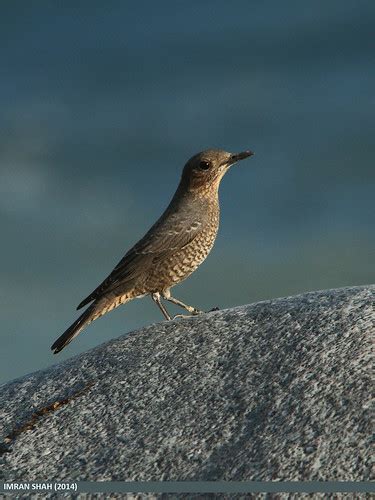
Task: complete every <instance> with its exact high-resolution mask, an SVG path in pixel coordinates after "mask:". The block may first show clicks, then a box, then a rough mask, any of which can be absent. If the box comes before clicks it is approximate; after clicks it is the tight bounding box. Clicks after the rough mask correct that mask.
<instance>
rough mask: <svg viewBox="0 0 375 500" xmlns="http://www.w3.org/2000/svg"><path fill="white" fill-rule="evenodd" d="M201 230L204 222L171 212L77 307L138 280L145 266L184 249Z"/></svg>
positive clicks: (148, 266) (147, 266) (157, 223)
mask: <svg viewBox="0 0 375 500" xmlns="http://www.w3.org/2000/svg"><path fill="white" fill-rule="evenodd" d="M201 230H202V223H201V222H200V221H198V220H196V221H193V222H192V221H191V220H186V219H185V220H184V219H183V218H182V217H181V214H179V215H178V216H177V214H176V215H174V214H170V215H169V217H168V220H167V221H165V220H164V221H163V220H159V221H158V222H156V224H155V225H154V226H153V227H152V228H151V229H150V230H149V231H148V232H147V233H146V235H145V236H144V237H143V238H142V239H141V240H140V241H139V242H138V243H136V245H134V247H133V248H131V249H130V250H129V251H128V252H127V253H126V255H125V256H124V257H123V258H122V259H121V260H120V262H119V263H118V264H117V266H116V267H115V268H114V269H113V271H112V272H111V274H110V275H109V276H108V277H107V278H106V279H105V280H104V281H103V282H102V283H101V284H100V285H99V286H98V287H97V288H96V289H95V290H94V291H93V292H92V293H91V294H90V295H89V296H88V297H86V298H85V299H84V300H83V301H82V302H81V303H80V304H79V305H78V307H77V309H80V308H81V307H83V306H85V305H86V304H88V303H89V302H92V301H93V300H96V299H98V298H99V297H101V296H103V295H104V294H106V293H108V292H111V291H112V290H114V289H115V288H117V287H118V286H119V285H120V284H121V285H122V284H125V283H126V282H129V283H130V282H134V280H136V279H137V277H138V276H139V275H141V274H143V273H144V272H145V269H147V268H150V267H151V266H152V264H153V261H154V260H155V259H160V258H161V257H162V256H166V255H168V254H171V253H174V252H176V251H178V250H181V249H183V248H184V247H185V246H187V245H188V244H189V243H191V242H192V241H193V240H194V239H195V238H196V237H197V235H198V234H199V233H200V231H201Z"/></svg>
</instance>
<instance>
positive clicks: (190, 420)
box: [0, 286, 375, 481]
mask: <svg viewBox="0 0 375 500" xmlns="http://www.w3.org/2000/svg"><path fill="white" fill-rule="evenodd" d="M374 298H375V287H374V286H363V287H352V288H343V289H338V290H329V291H322V292H313V293H307V294H303V295H299V296H296V297H289V298H283V299H277V300H272V301H267V302H260V303H257V304H252V305H246V306H241V307H236V308H234V309H228V310H224V311H218V312H212V313H209V314H206V315H204V316H199V317H192V318H189V319H184V320H176V321H173V322H163V323H158V324H154V325H150V326H148V327H146V328H143V329H142V330H139V331H137V332H133V333H131V334H130V335H126V336H123V337H120V338H119V339H117V340H115V341H112V342H109V343H106V344H103V345H101V346H99V347H97V348H95V349H93V350H91V351H89V352H87V353H86V354H83V355H80V356H77V357H75V358H72V359H70V360H68V361H65V362H64V363H61V364H59V365H56V366H54V367H53V368H51V369H47V370H44V371H40V372H36V373H33V374H31V375H28V376H26V377H23V378H21V379H18V380H15V381H13V382H11V383H8V384H5V385H3V386H1V387H0V434H1V437H2V439H4V438H6V436H10V439H8V440H7V439H5V442H4V445H2V448H1V451H0V454H1V457H0V459H1V460H2V464H1V465H0V471H1V472H0V474H1V478H2V479H6V480H41V479H49V480H65V479H70V480H116V481H121V480H133V481H134V480H343V481H349V480H350V481H359V480H369V479H370V434H371V425H370V423H371V422H370V392H371V385H372V384H371V371H370V365H372V364H373V360H372V356H371V342H372V340H373V337H374V320H375V312H374ZM47 348H48V346H46V349H47ZM90 384H93V385H90ZM81 391H82V392H81ZM54 403H58V404H57V405H55V406H56V409H53V404H54ZM43 409H45V410H44V411H43ZM37 411H40V414H39V415H38V416H34V417H33V416H32V415H33V414H35V413H36V412H37ZM30 427H32V429H31V430H27V429H28V428H30Z"/></svg>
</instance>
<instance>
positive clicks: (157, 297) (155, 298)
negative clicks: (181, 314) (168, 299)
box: [151, 292, 172, 321]
mask: <svg viewBox="0 0 375 500" xmlns="http://www.w3.org/2000/svg"><path fill="white" fill-rule="evenodd" d="M151 298H152V300H153V301H154V302H155V304H156V305H157V306H158V307H159V309H160V310H161V312H162V313H163V316H164V318H165V319H167V320H168V321H170V320H171V319H172V318H171V316H170V314H169V312H168V311H167V310H166V308H165V307H164V305H163V304H162V302H161V300H160V293H159V292H155V293H152V294H151Z"/></svg>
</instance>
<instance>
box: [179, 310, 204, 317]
mask: <svg viewBox="0 0 375 500" xmlns="http://www.w3.org/2000/svg"><path fill="white" fill-rule="evenodd" d="M190 312H191V314H176V315H175V316H173V318H172V319H178V318H191V317H192V316H198V315H199V314H204V311H200V310H199V309H194V310H192V311H190Z"/></svg>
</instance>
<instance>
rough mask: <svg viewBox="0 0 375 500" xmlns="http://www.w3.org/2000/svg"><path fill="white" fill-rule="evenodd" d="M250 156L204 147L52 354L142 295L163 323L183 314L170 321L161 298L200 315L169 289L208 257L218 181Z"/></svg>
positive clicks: (215, 222) (217, 215)
mask: <svg viewBox="0 0 375 500" xmlns="http://www.w3.org/2000/svg"><path fill="white" fill-rule="evenodd" d="M253 154H254V153H253V152H252V151H250V150H247V151H243V152H241V153H228V152H226V151H223V150H221V149H208V150H205V151H202V152H200V153H197V154H196V155H194V156H193V157H192V158H190V159H189V160H188V162H187V163H186V164H185V166H184V168H183V170H182V175H181V179H180V182H179V184H178V187H177V190H176V192H175V194H174V196H173V197H172V200H171V201H170V203H169V205H168V206H167V208H166V210H165V211H164V213H163V214H162V215H161V217H160V218H159V219H158V220H157V221H156V222H155V224H154V225H153V226H152V227H151V228H150V229H149V231H148V232H147V233H146V234H145V235H144V236H143V238H141V239H140V240H139V241H138V243H136V244H135V245H134V246H133V247H132V248H130V250H129V251H128V252H127V253H126V254H125V256H124V257H123V258H122V259H121V260H120V262H119V263H118V264H117V265H116V267H115V268H114V269H113V271H112V272H111V273H110V274H109V275H108V277H107V278H106V279H105V280H104V281H103V282H102V283H101V284H100V285H99V286H98V287H97V288H95V290H94V291H93V292H91V293H90V295H88V296H87V297H86V298H85V299H84V300H82V302H81V303H80V304H79V305H78V307H77V310H79V309H81V308H82V307H84V306H88V307H87V309H86V310H85V311H84V312H83V314H81V316H79V317H78V319H76V321H74V323H73V324H72V325H71V326H70V327H69V328H68V329H67V330H66V331H65V332H64V333H63V334H62V335H61V336H60V337H59V338H58V339H57V340H56V341H55V342H54V343H53V345H52V346H51V350H52V351H53V353H54V354H57V353H58V352H60V351H61V350H62V349H64V347H66V346H67V345H68V344H69V343H70V342H71V341H72V340H73V339H74V338H75V337H76V336H77V335H78V334H79V333H80V332H81V331H82V330H83V329H84V328H85V327H86V326H88V325H89V324H90V323H91V322H93V321H94V320H96V319H98V318H100V317H101V316H103V315H104V314H106V313H108V312H109V311H112V310H113V309H115V308H116V307H118V306H119V305H121V304H125V303H127V302H129V301H130V300H133V299H135V298H140V297H143V296H146V295H149V296H151V298H152V300H153V301H154V302H155V303H156V305H157V306H158V307H159V309H160V310H161V312H162V314H163V316H164V317H165V319H166V320H171V319H175V318H177V317H181V316H183V315H182V314H178V315H176V316H174V317H173V318H172V317H171V315H170V314H169V312H168V311H167V309H166V307H165V305H164V303H163V302H162V299H163V300H165V301H169V302H171V303H173V304H175V305H177V306H179V307H181V308H183V309H185V310H186V311H188V312H189V313H190V314H191V315H197V314H201V313H202V312H203V311H201V310H200V309H197V308H196V307H193V306H190V305H187V304H185V303H183V302H182V301H180V300H178V299H176V298H175V297H173V296H172V295H171V288H172V287H173V286H175V285H177V284H178V283H180V282H181V281H183V280H185V279H186V278H187V277H188V276H190V275H191V274H192V273H193V272H194V271H195V270H196V269H197V268H198V267H199V265H200V264H201V263H202V262H203V261H204V260H205V259H206V257H207V256H208V254H209V253H210V251H211V249H212V247H213V245H214V242H215V239H216V235H217V232H218V228H219V219H220V206H219V194H218V193H219V185H220V182H221V180H222V178H223V177H224V175H225V174H226V172H227V171H228V170H229V168H230V167H231V166H232V165H234V164H235V163H237V162H238V161H240V160H244V159H245V158H248V157H250V156H252V155H253ZM89 304H90V305H89Z"/></svg>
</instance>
